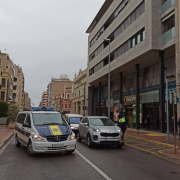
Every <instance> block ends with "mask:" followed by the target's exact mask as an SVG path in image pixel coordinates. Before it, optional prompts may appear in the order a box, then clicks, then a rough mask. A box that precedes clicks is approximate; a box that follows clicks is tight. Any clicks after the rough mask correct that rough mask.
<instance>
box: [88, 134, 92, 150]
mask: <svg viewBox="0 0 180 180" xmlns="http://www.w3.org/2000/svg"><path fill="white" fill-rule="evenodd" d="M87 145H88V147H89V148H91V147H92V142H91V137H90V135H89V134H88V136H87Z"/></svg>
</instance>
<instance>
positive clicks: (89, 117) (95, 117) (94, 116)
mask: <svg viewBox="0 0 180 180" xmlns="http://www.w3.org/2000/svg"><path fill="white" fill-rule="evenodd" d="M86 118H91V119H93V118H108V117H106V116H87V117H86Z"/></svg>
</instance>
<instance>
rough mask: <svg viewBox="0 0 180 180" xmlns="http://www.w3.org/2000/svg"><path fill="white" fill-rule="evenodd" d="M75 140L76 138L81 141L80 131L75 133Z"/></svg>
mask: <svg viewBox="0 0 180 180" xmlns="http://www.w3.org/2000/svg"><path fill="white" fill-rule="evenodd" d="M77 140H78V142H81V141H82V139H81V137H80V133H79V132H78V133H77Z"/></svg>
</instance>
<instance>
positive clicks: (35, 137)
mask: <svg viewBox="0 0 180 180" xmlns="http://www.w3.org/2000/svg"><path fill="white" fill-rule="evenodd" d="M33 138H34V139H35V140H36V141H42V142H45V141H46V139H45V138H43V137H41V136H39V135H37V134H35V135H34V136H33Z"/></svg>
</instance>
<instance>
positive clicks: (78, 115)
mask: <svg viewBox="0 0 180 180" xmlns="http://www.w3.org/2000/svg"><path fill="white" fill-rule="evenodd" d="M65 116H68V117H83V116H82V115H80V114H65Z"/></svg>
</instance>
